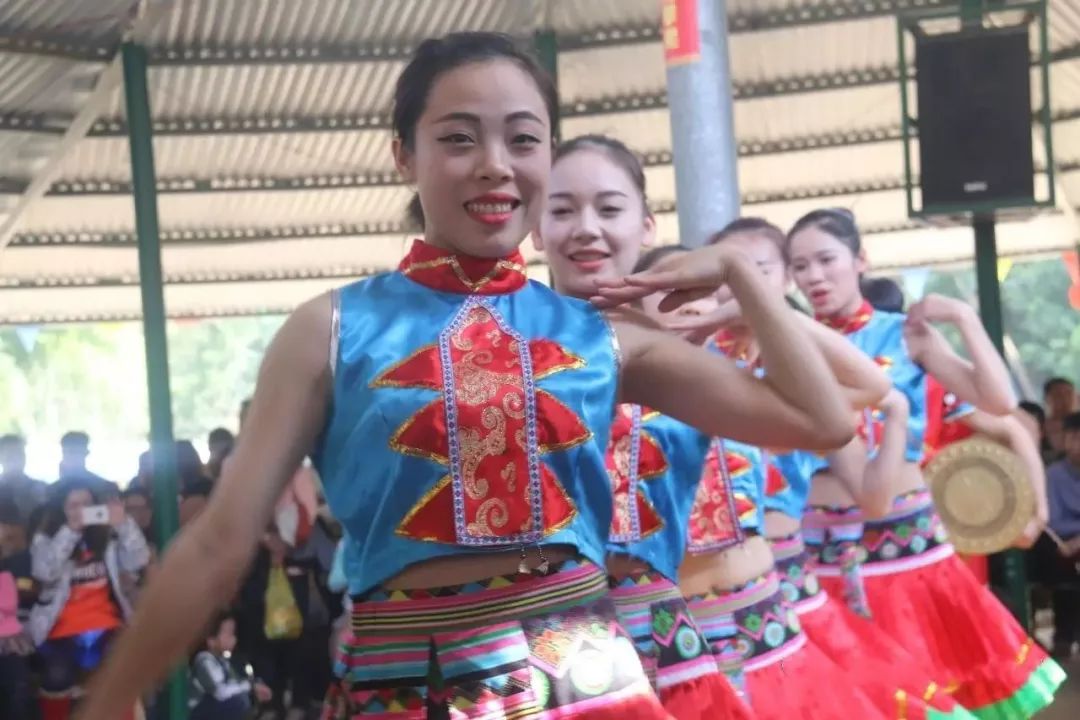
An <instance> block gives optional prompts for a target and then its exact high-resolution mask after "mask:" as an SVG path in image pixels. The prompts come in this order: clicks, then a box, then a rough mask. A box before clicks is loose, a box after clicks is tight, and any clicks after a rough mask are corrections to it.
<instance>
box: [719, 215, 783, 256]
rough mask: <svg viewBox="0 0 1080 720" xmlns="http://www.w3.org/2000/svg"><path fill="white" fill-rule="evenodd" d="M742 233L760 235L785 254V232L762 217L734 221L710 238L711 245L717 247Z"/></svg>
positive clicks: (742, 218)
mask: <svg viewBox="0 0 1080 720" xmlns="http://www.w3.org/2000/svg"><path fill="white" fill-rule="evenodd" d="M740 233H760V234H762V235H764V236H766V237H767V238H769V239H770V240H772V241H773V242H775V243H776V246H777V247H778V248H780V253H781V254H783V253H784V241H785V237H784V231H783V230H781V229H780V228H778V227H777V226H776V225H773V224H772V223H771V222H769V221H768V220H766V219H765V218H762V217H741V218H736V219H734V220H732V221H731V222H729V223H728V224H727V225H725V226H724V227H723V228H721V230H720V232H718V233H716V234H715V235H713V236H712V237H711V238H709V244H710V245H715V244H716V243H718V242H723V241H724V240H727V239H728V238H730V237H732V236H733V235H738V234H740Z"/></svg>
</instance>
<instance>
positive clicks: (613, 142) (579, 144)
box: [552, 134, 650, 215]
mask: <svg viewBox="0 0 1080 720" xmlns="http://www.w3.org/2000/svg"><path fill="white" fill-rule="evenodd" d="M581 150H598V151H599V152H602V153H604V154H605V155H607V156H608V159H610V160H611V161H612V162H613V163H615V164H616V165H618V166H619V167H620V168H621V169H622V170H623V172H625V173H626V174H627V176H628V177H629V178H630V182H632V183H633V184H634V187H636V188H637V189H638V192H640V193H641V206H642V209H643V210H644V212H645V214H646V215H649V214H650V211H649V194H648V191H647V189H646V185H645V166H644V165H642V163H641V158H639V157H638V155H637V153H635V152H634V151H633V150H631V149H630V148H629V147H628V146H627V145H626V143H624V142H623V141H622V140H617V139H615V138H613V137H611V136H610V135H600V134H589V135H578V136H577V137H575V138H571V139H569V140H567V141H565V142H562V143H559V146H558V147H557V148H555V153H554V156H553V157H552V165H554V164H555V163H557V162H559V161H560V160H562V159H563V158H564V157H567V156H569V155H573V154H574V153H576V152H579V151H581Z"/></svg>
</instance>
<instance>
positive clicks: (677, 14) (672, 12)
mask: <svg viewBox="0 0 1080 720" xmlns="http://www.w3.org/2000/svg"><path fill="white" fill-rule="evenodd" d="M660 17H661V29H662V32H663V34H664V58H665V59H666V60H667V64H668V65H680V64H682V63H690V62H695V61H697V60H698V59H699V58H700V57H701V35H700V33H699V32H698V0H661V15H660Z"/></svg>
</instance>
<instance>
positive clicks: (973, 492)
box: [926, 437, 1035, 555]
mask: <svg viewBox="0 0 1080 720" xmlns="http://www.w3.org/2000/svg"><path fill="white" fill-rule="evenodd" d="M926 483H927V485H928V486H929V487H930V493H931V495H933V498H934V505H935V506H936V508H937V511H938V514H939V515H940V516H941V520H942V522H943V523H944V524H945V528H946V530H948V532H949V539H950V540H951V541H952V543H953V545H955V546H956V549H957V550H959V551H960V552H963V553H969V554H977V555H988V554H990V553H995V552H1000V551H1001V550H1005V549H1007V548H1009V547H1011V546H1012V544H1013V543H1014V542H1015V541H1016V539H1017V538H1018V537H1019V536H1020V534H1021V533H1022V532H1023V531H1024V527H1025V526H1026V525H1027V524H1028V522H1029V521H1030V520H1031V518H1032V516H1033V514H1034V512H1035V497H1034V494H1033V493H1032V490H1031V484H1030V483H1029V482H1028V479H1027V476H1026V475H1025V473H1024V467H1023V465H1022V464H1021V462H1020V459H1019V458H1018V457H1017V456H1016V454H1015V453H1013V452H1011V451H1010V450H1009V449H1008V448H1006V447H1004V446H1002V445H999V444H998V443H995V442H992V441H990V440H987V439H985V438H979V437H976V438H971V439H968V440H963V441H961V442H958V443H953V444H952V445H949V446H948V447H946V448H945V449H944V450H942V451H941V452H940V453H938V454H937V456H936V457H935V458H934V459H933V460H931V461H930V464H929V465H927V467H926Z"/></svg>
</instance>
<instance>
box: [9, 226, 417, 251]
mask: <svg viewBox="0 0 1080 720" xmlns="http://www.w3.org/2000/svg"><path fill="white" fill-rule="evenodd" d="M408 233H409V229H408V226H406V225H405V223H401V222H386V223H327V224H325V225H295V226H290V227H248V228H200V229H195V230H193V229H187V230H166V231H164V232H162V233H161V236H160V237H161V242H162V243H163V244H166V245H169V246H171V247H183V246H194V247H207V246H209V247H213V246H215V245H231V244H242V243H261V242H275V241H285V240H311V239H319V238H351V237H374V236H385V235H407V234H408ZM137 244H138V237H137V236H136V235H135V233H130V232H62V233H59V232H56V233H48V232H47V233H22V234H19V235H16V236H15V239H14V240H13V241H12V246H14V247H50V246H66V247H71V246H76V247H104V248H115V247H135V246H136V245H137Z"/></svg>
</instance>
